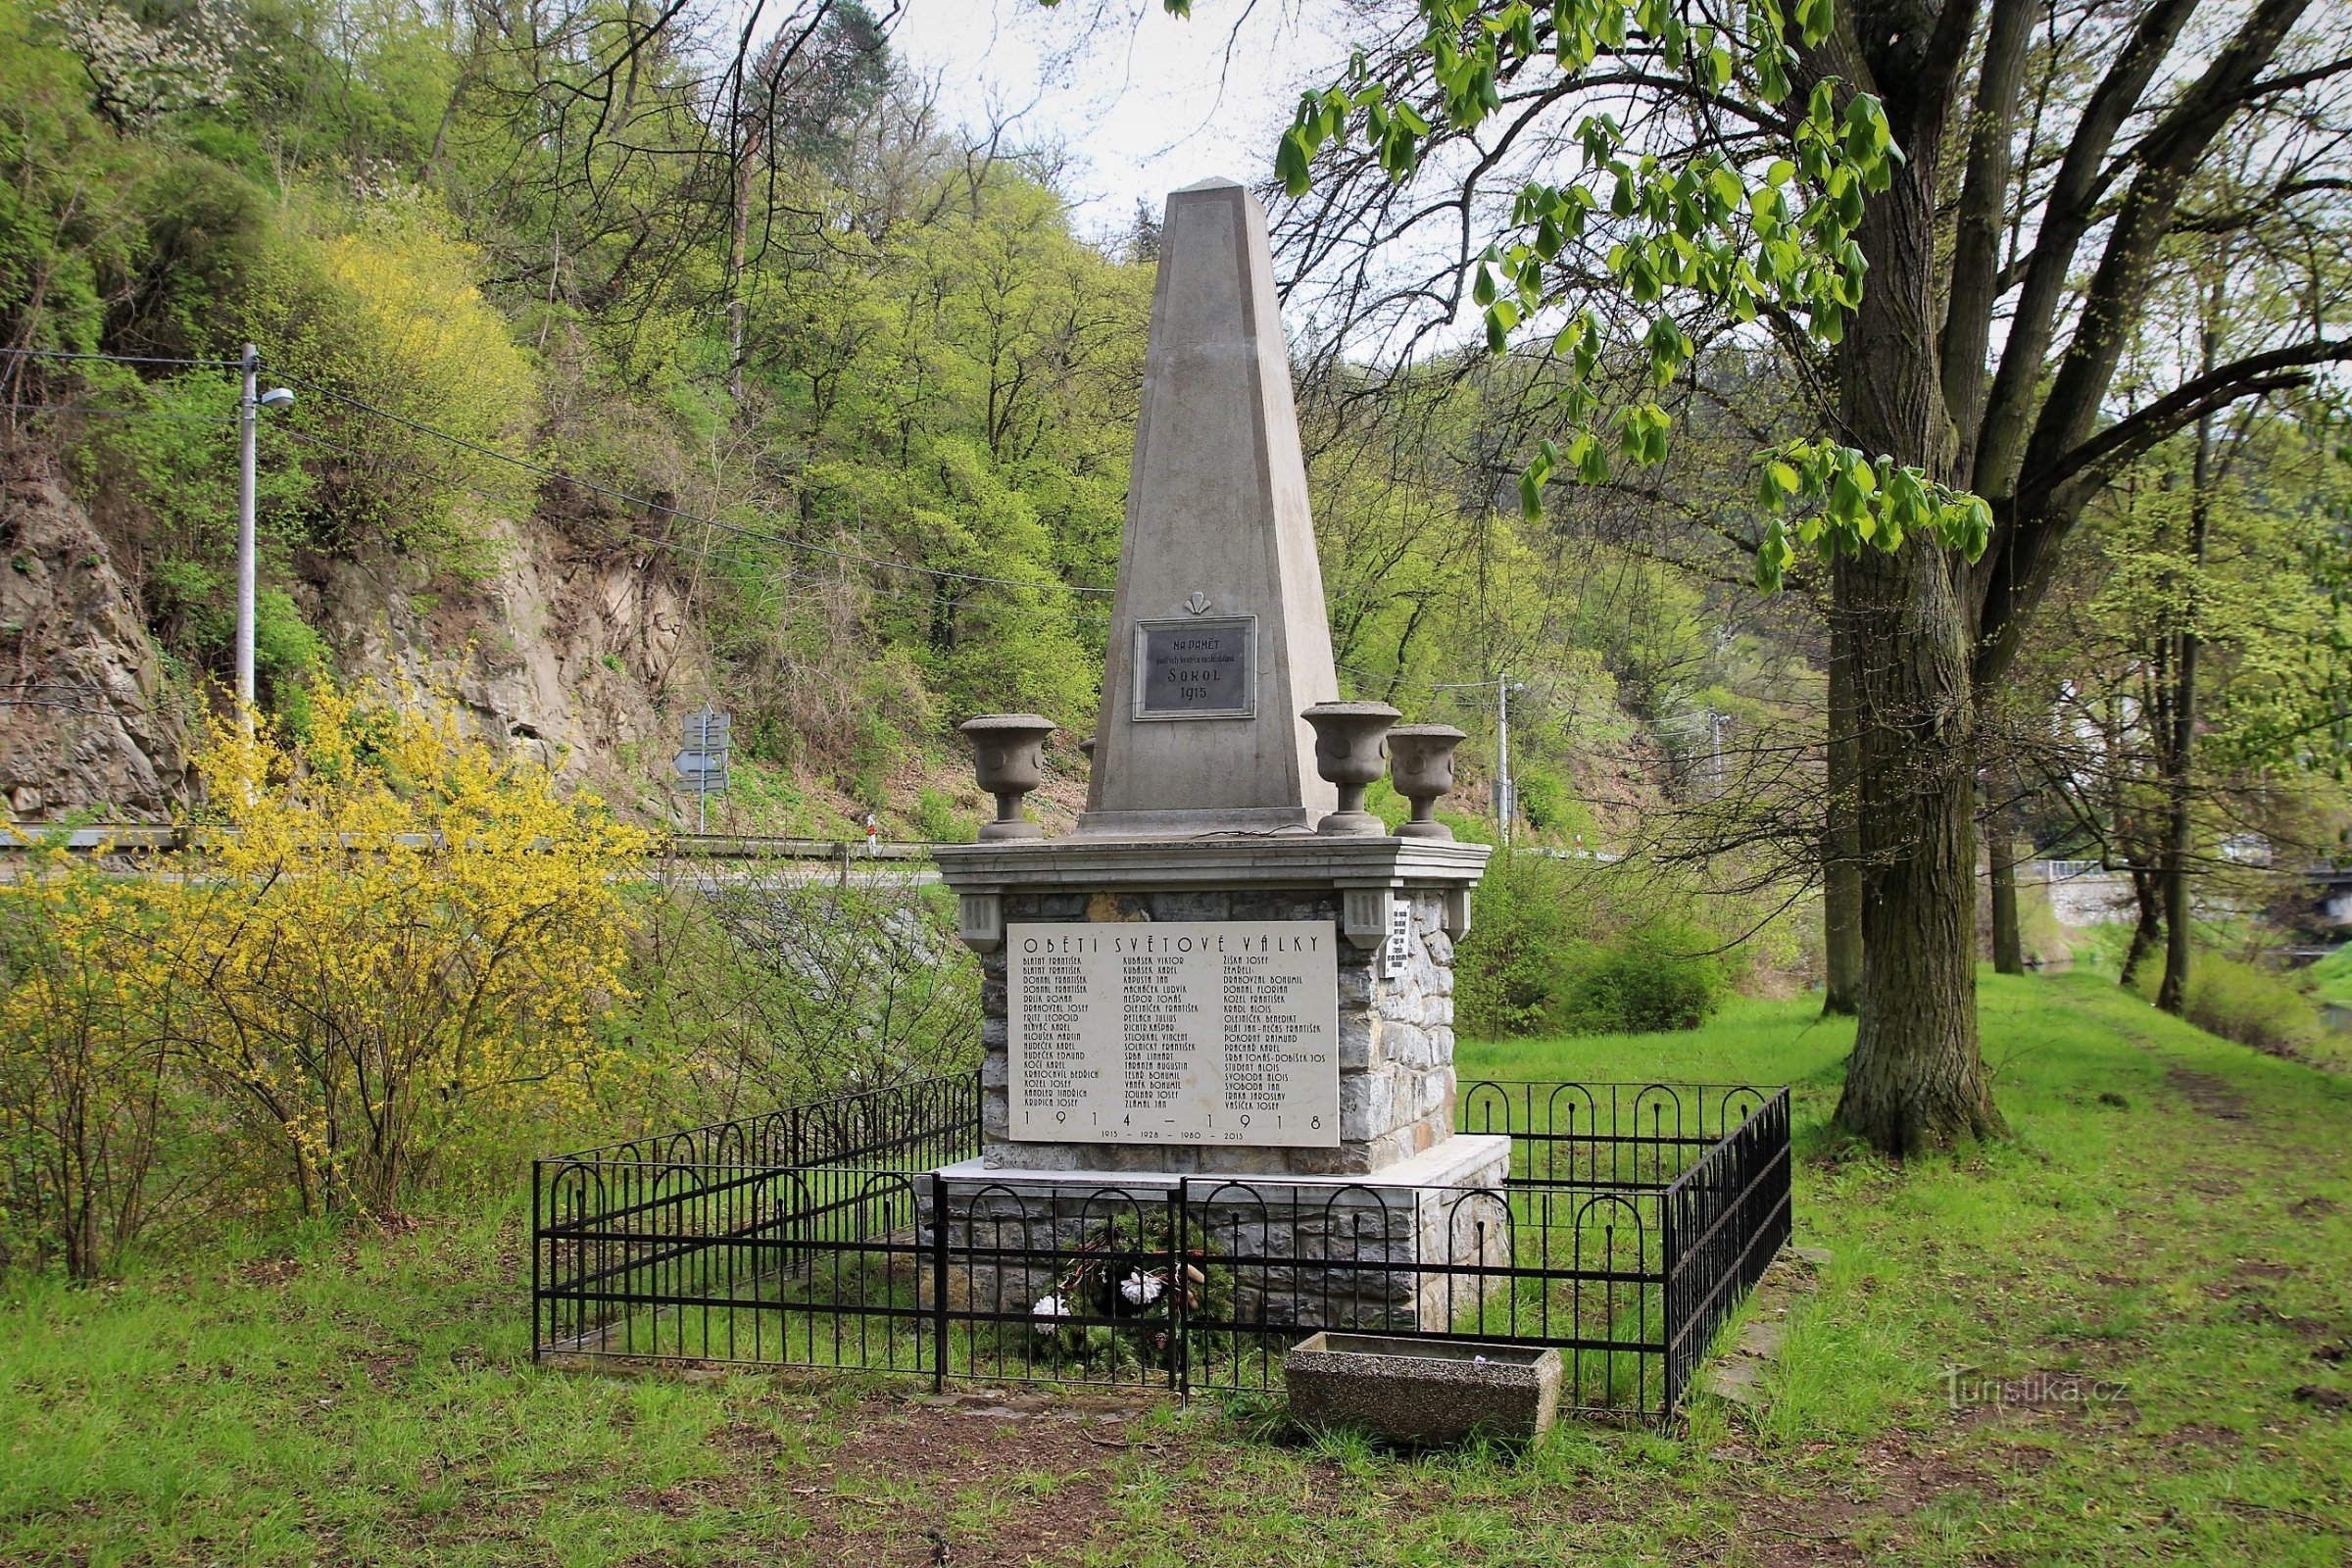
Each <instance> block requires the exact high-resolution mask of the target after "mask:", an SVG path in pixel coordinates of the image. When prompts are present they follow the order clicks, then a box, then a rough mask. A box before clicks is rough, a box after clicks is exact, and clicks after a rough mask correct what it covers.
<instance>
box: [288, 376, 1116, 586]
mask: <svg viewBox="0 0 2352 1568" xmlns="http://www.w3.org/2000/svg"><path fill="white" fill-rule="evenodd" d="M272 370H273V373H274V374H276V375H277V376H278V377H280V378H282V379H284V380H286V381H288V382H291V383H292V384H293V385H295V386H298V387H308V388H310V389H311V390H312V391H314V392H318V393H319V394H320V395H322V396H324V397H330V398H333V399H334V400H335V401H336V402H338V403H342V404H345V405H347V406H349V407H351V408H355V409H358V410H360V411H361V412H363V413H365V414H368V415H372V416H374V417H377V418H381V419H389V420H390V421H392V422H393V423H395V424H398V425H402V426H405V427H406V428H408V429H411V430H415V431H416V432H417V433H418V434H420V435H427V436H431V437H432V438H433V439H434V440H437V441H445V442H447V443H449V444H450V445H451V446H454V447H458V448H460V449H462V450H464V451H467V452H471V453H474V454H476V455H477V456H480V457H484V458H488V459H490V460H491V461H493V462H496V463H503V464H506V465H507V466H510V467H515V468H519V469H521V470H522V471H524V472H526V473H532V474H536V475H538V476H539V477H540V478H543V479H552V480H554V481H555V482H557V483H559V484H568V485H576V486H578V487H579V488H580V489H583V490H586V491H588V492H590V493H591V494H595V495H601V496H607V497H610V498H611V499H613V500H614V501H622V502H626V503H627V504H629V505H630V506H634V507H642V508H644V509H645V510H646V511H648V512H652V513H656V514H659V515H663V516H670V517H676V518H678V519H679V520H681V521H684V522H696V523H702V524H704V525H705V526H707V527H712V528H717V529H720V530H722V531H723V532H727V533H732V534H738V535H740V536H742V537H744V538H747V539H758V540H760V541H762V542H764V543H767V544H774V545H782V546H784V547H785V548H787V549H791V550H802V551H807V552H809V554H811V555H819V556H827V557H830V558H832V559H834V560H836V561H845V562H850V563H854V564H858V565H862V566H872V567H875V568H876V569H878V570H882V571H903V572H909V573H912V574H914V575H916V576H922V577H932V578H938V579H942V580H947V581H954V582H969V583H979V584H982V585H985V586H990V587H998V588H1026V589H1030V590H1033V591H1035V592H1039V593H1070V594H1099V595H1109V594H1112V593H1114V592H1115V590H1113V589H1109V588H1090V587H1086V586H1084V585H1082V584H1077V583H1066V582H1041V581H1037V580H1034V579H1029V578H1021V577H998V576H992V575H990V574H989V573H987V572H977V571H955V570H950V569H947V568H943V567H938V566H917V565H914V564H911V563H908V562H904V561H890V560H887V559H885V558H883V557H881V556H870V555H867V554H865V553H863V552H862V551H856V550H841V549H837V548H834V547H832V546H828V545H820V544H817V543H815V542H814V541H813V540H809V539H796V538H794V537H793V536H792V535H790V534H781V533H772V532H769V531H767V530H765V529H761V528H753V527H750V526H747V525H746V524H743V523H738V522H729V521H727V520H726V519H725V518H723V517H711V516H705V515H702V514H700V513H693V512H687V511H684V510H682V509H680V508H677V507H671V506H666V505H664V504H662V502H659V501H654V500H650V499H648V498H647V497H644V496H639V495H632V494H630V493H629V492H628V491H626V490H622V489H619V488H617V487H615V486H613V485H608V484H600V483H599V482H597V481H596V480H594V479H584V478H581V477H580V476H579V475H578V474H574V473H566V472H564V470H563V469H561V468H554V467H550V466H547V465H545V464H540V463H533V462H531V461H530V460H529V459H527V458H517V457H515V456H514V455H513V454H512V453H507V452H501V451H499V450H498V449H497V448H496V447H493V446H488V445H485V444H484V443H482V442H479V441H475V440H472V439H470V438H468V437H466V436H462V435H458V434H455V433H453V432H451V431H448V430H442V429H437V428H435V427H434V426H432V425H429V424H426V423H424V422H423V421H421V420H418V419H412V418H410V417H408V416H407V415H404V414H398V413H395V412H394V411H392V410H390V409H386V408H382V407H380V406H378V405H376V404H373V403H370V402H368V400H367V399H366V398H362V397H357V396H354V395H353V394H351V393H349V392H345V391H343V390H342V389H341V388H339V387H335V386H331V385H329V384H328V383H326V382H324V381H319V380H315V379H313V378H311V377H309V376H303V375H296V374H294V373H293V372H291V371H288V370H285V369H283V368H276V367H272Z"/></svg>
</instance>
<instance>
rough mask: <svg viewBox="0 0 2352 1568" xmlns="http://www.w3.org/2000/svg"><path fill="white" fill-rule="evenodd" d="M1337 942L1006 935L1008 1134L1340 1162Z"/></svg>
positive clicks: (1057, 930) (1048, 930) (1198, 925)
mask: <svg viewBox="0 0 2352 1568" xmlns="http://www.w3.org/2000/svg"><path fill="white" fill-rule="evenodd" d="M1339 941H1340V936H1339V930H1338V928H1337V926H1335V925H1334V924H1333V923H1332V922H1331V921H1328V920H1183V921H1176V920H1169V921H1151V922H1139V923H1136V924H1108V923H1086V922H1068V923H1060V922H1056V923H1051V924H1048V923H1036V924H1020V923H1015V924H1010V925H1007V926H1006V927H1005V955H1006V964H1007V968H1006V975H1005V980H1006V987H1007V996H1006V1003H1007V1006H1006V1012H1007V1022H1008V1024H1009V1028H1008V1030H1007V1034H1008V1036H1009V1040H1008V1044H1009V1046H1010V1048H1011V1061H1010V1067H1011V1095H1010V1101H1011V1107H1010V1108H1011V1122H1010V1127H1009V1132H1010V1136H1011V1137H1013V1138H1015V1139H1019V1140H1024V1141H1027V1142H1032V1143H1037V1142H1047V1143H1142V1144H1242V1145H1254V1146H1263V1147H1268V1148H1284V1149H1333V1148H1337V1147H1338V1146H1339V1141H1340V1023H1339V1005H1340V1001H1339V967H1338V963H1339Z"/></svg>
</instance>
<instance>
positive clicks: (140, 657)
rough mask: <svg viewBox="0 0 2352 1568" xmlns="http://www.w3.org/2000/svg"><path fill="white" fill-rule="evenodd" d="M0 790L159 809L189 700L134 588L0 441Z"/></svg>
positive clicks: (184, 747) (45, 464)
mask: <svg viewBox="0 0 2352 1568" xmlns="http://www.w3.org/2000/svg"><path fill="white" fill-rule="evenodd" d="M0 551H4V552H5V557H4V560H5V566H4V567H0V799H5V801H6V803H7V807H8V809H9V811H10V812H11V814H13V815H14V816H15V817H16V818H17V819H18V820H20V821H38V820H45V819H54V818H56V817H58V816H61V815H64V814H65V813H67V812H69V811H72V810H73V809H76V808H96V809H106V808H112V809H114V810H115V811H116V812H117V813H118V814H121V815H125V816H132V817H159V816H162V815H165V814H166V813H167V812H168V811H169V809H170V808H171V806H172V804H173V803H174V802H176V801H178V800H180V799H182V798H183V797H184V795H185V793H186V791H187V789H188V787H189V782H190V781H189V779H188V776H187V761H186V760H187V753H188V744H189V738H190V734H191V723H190V721H191V719H192V717H193V714H192V712H191V711H189V710H188V708H187V706H186V705H185V704H184V703H182V702H178V701H175V700H174V691H173V687H172V683H171V682H170V681H168V680H167V679H166V678H165V668H164V662H163V658H162V656H161V654H160V653H159V652H158V651H157V649H156V646H155V642H154V640H153V639H152V638H150V637H149V636H148V634H147V627H146V624H145V622H144V621H143V620H142V619H141V617H140V615H139V612H138V607H137V604H136V601H135V600H134V599H133V597H132V595H131V591H130V588H129V586H128V584H127V583H125V581H124V580H123V574H122V573H121V572H120V571H119V570H117V569H116V566H115V564H114V561H113V560H112V558H111V555H110V553H109V551H108V549H107V546H106V543H105V541H104V540H103V539H102V538H101V537H100V535H99V532H98V529H97V528H96V526H95V525H94V524H93V523H92V522H91V520H90V517H89V515H88V513H86V512H85V511H83V509H82V508H81V506H80V504H79V503H78V502H76V501H75V500H74V499H73V495H72V494H71V493H70V492H69V491H68V489H67V488H66V485H65V483H64V482H63V480H62V478H61V476H60V475H59V473H58V472H57V470H56V468H55V466H54V465H53V464H52V463H51V462H50V461H49V460H48V459H47V458H46V457H45V456H43V455H41V454H39V453H37V452H28V451H25V450H22V449H19V450H15V451H9V452H7V453H5V454H4V455H0Z"/></svg>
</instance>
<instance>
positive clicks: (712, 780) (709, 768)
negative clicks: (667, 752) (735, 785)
mask: <svg viewBox="0 0 2352 1568" xmlns="http://www.w3.org/2000/svg"><path fill="white" fill-rule="evenodd" d="M733 723H734V719H733V715H731V714H727V713H720V712H715V711H712V710H711V707H710V706H709V705H708V704H705V705H704V707H703V710H702V711H700V712H697V713H688V714H687V715H686V721H685V739H686V746H685V749H684V750H683V751H681V752H679V753H678V755H677V756H676V757H674V758H672V759H671V760H670V766H672V767H674V768H676V769H677V770H678V777H679V778H680V779H682V780H684V781H685V782H686V783H687V784H688V785H690V786H692V787H693V789H694V830H695V831H696V832H697V833H700V832H702V831H704V828H705V825H706V822H707V820H708V808H709V803H710V800H711V796H713V795H724V794H726V793H727V747H728V742H729V735H730V732H731V729H732V726H733Z"/></svg>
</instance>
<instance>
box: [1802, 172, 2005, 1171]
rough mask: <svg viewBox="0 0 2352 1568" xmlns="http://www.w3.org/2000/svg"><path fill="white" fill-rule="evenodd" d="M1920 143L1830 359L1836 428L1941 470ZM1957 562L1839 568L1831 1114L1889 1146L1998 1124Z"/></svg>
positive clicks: (1869, 250) (1901, 175)
mask: <svg viewBox="0 0 2352 1568" xmlns="http://www.w3.org/2000/svg"><path fill="white" fill-rule="evenodd" d="M1927 145H1928V148H1929V149H1930V151H1929V156H1928V157H1925V158H1922V157H1917V156H1916V155H1915V157H1914V160H1913V161H1912V162H1911V163H1909V164H1906V165H1904V166H1902V167H1901V168H1900V169H1899V170H1898V171H1897V172H1896V173H1895V175H1894V179H1893V182H1892V184H1891V185H1890V186H1889V188H1888V189H1887V191H1886V192H1885V193H1884V194H1883V195H1880V196H1878V197H1875V198H1874V199H1873V200H1872V201H1871V202H1870V203H1869V204H1868V206H1867V207H1866V208H1865V209H1864V217H1863V222H1862V227H1861V229H1860V230H1859V232H1858V234H1857V236H1856V237H1857V240H1858V242H1859V243H1860V245H1861V247H1862V250H1863V253H1864V255H1866V256H1867V257H1868V258H1869V260H1870V287H1869V288H1868V289H1867V290H1866V291H1865V292H1864V296H1863V303H1862V308H1861V310H1860V311H1859V312H1857V313H1856V316H1855V319H1854V323H1853V325H1852V327H1851V329H1850V335H1849V336H1848V338H1847V341H1846V345H1845V350H1844V353H1843V354H1842V356H1841V359H1840V362H1839V387H1838V394H1839V396H1838V401H1839V410H1838V412H1839V415H1840V418H1841V422H1842V423H1843V425H1844V432H1843V435H1844V439H1845V440H1846V441H1848V442H1850V443H1852V444H1853V445H1855V446H1858V447H1860V448H1861V449H1862V450H1863V451H1864V452H1872V453H1877V452H1885V453H1888V454H1890V455H1891V456H1892V457H1893V458H1894V460H1895V461H1896V462H1898V463H1909V464H1918V465H1920V466H1923V467H1924V468H1925V469H1926V470H1927V471H1928V472H1929V473H1930V474H1931V475H1932V476H1936V477H1940V476H1942V475H1944V474H1946V473H1948V472H1949V471H1950V465H1951V460H1952V450H1951V423H1950V420H1949V419H1948V418H1946V417H1945V415H1944V407H1943V398H1942V393H1941V390H1940V387H1939V385H1938V377H1937V367H1936V329H1935V321H1936V306H1935V290H1934V272H1935V223H1934V211H1933V206H1932V200H1931V194H1930V183H1931V182H1932V181H1933V179H1934V170H1933V167H1932V162H1931V160H1932V157H1933V152H1932V147H1933V142H1932V140H1931V141H1929V142H1928V143H1927ZM1964 570H1965V567H1964V566H1963V564H1961V563H1960V561H1959V559H1958V558H1957V557H1955V556H1953V555H1952V554H1950V553H1949V552H1948V551H1945V550H1943V549H1942V548H1940V547H1938V546H1937V545H1936V543H1935V542H1934V541H1933V540H1931V539H1929V538H1927V537H1925V536H1923V535H1919V534H1914V535H1913V536H1912V537H1911V538H1910V539H1909V540H1907V541H1906V542H1905V543H1904V544H1903V546H1902V548H1900V549H1899V550H1896V551H1894V552H1893V553H1891V554H1888V553H1886V552H1882V551H1878V550H1875V549H1869V548H1865V549H1864V550H1863V551H1862V552H1861V553H1860V554H1858V555H1856V556H1853V557H1851V558H1843V557H1841V558H1840V559H1839V560H1838V564H1837V571H1838V578H1839V582H1838V594H1839V602H1840V604H1841V605H1842V606H1844V607H1845V609H1846V613H1847V621H1846V623H1847V625H1848V627H1849V628H1850V630H1851V632H1852V635H1853V645H1852V653H1853V679H1854V697H1855V713H1854V717H1855V720H1856V722H1857V725H1858V729H1859V740H1860V747H1859V750H1860V759H1859V760H1860V764H1861V765H1860V768H1859V772H1858V778H1859V781H1860V784H1861V789H1860V792H1859V800H1860V807H1861V809H1860V812H1859V816H1860V821H1859V831H1860V838H1861V851H1862V857H1861V858H1862V946H1863V951H1864V952H1865V953H1866V954H1867V955H1868V957H1867V960H1866V961H1865V963H1864V965H1863V971H1862V1009H1861V1023H1860V1026H1859V1028H1858V1029H1857V1030H1856V1031H1855V1036H1854V1054H1853V1057H1852V1060H1851V1061H1850V1062H1849V1063H1848V1065H1847V1068H1846V1080H1845V1096H1844V1099H1843V1100H1842V1101H1840V1102H1839V1103H1838V1122H1839V1124H1840V1125H1842V1126H1844V1127H1846V1128H1847V1129H1849V1130H1850V1131H1852V1132H1855V1133H1858V1134H1859V1135H1861V1136H1862V1137H1863V1138H1865V1139H1868V1140H1869V1141H1870V1143H1871V1144H1872V1145H1873V1146H1874V1147H1876V1148H1878V1149H1880V1150H1882V1151H1884V1152H1887V1153H1890V1154H1896V1155H1903V1154H1911V1153H1917V1152H1924V1151H1928V1150H1935V1149H1942V1148H1948V1147H1950V1146H1952V1145H1954V1144H1957V1143H1960V1142H1962V1141H1965V1140H1968V1139H1973V1138H1979V1137H1985V1136H1989V1135H1992V1134H1996V1133H1999V1132H2002V1131H2004V1128H2003V1127H2002V1124H2001V1119H2000V1116H1999V1114H1998V1113H1997V1112H1996V1111H1995V1110H1994V1109H1993V1107H1992V1096H1991V1092H1990V1090H1989V1088H1988V1086H1987V1085H1986V1082H1985V1063H1984V1058H1983V1056H1982V1055H1981V1054H1979V1052H1978V1048H1977V1008H1976V988H1977V971H1976V950H1977V917H1976V910H1977V899H1976V881H1977V856H1976V821H1975V810H1976V777H1975V775H1976V755H1975V754H1976V747H1975V716H1976V704H1975V702H1974V700H1973V697H1972V694H1971V691H1970V687H1969V673H1968V655H1969V633H1968V622H1967V617H1966V615H1965V613H1964V610H1963V606H1962V601H1961V598H1960V595H1959V593H1958V591H1957V585H1956V582H1955V578H1956V577H1958V576H1959V575H1960V574H1961V573H1962V572H1963V571H1964Z"/></svg>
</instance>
